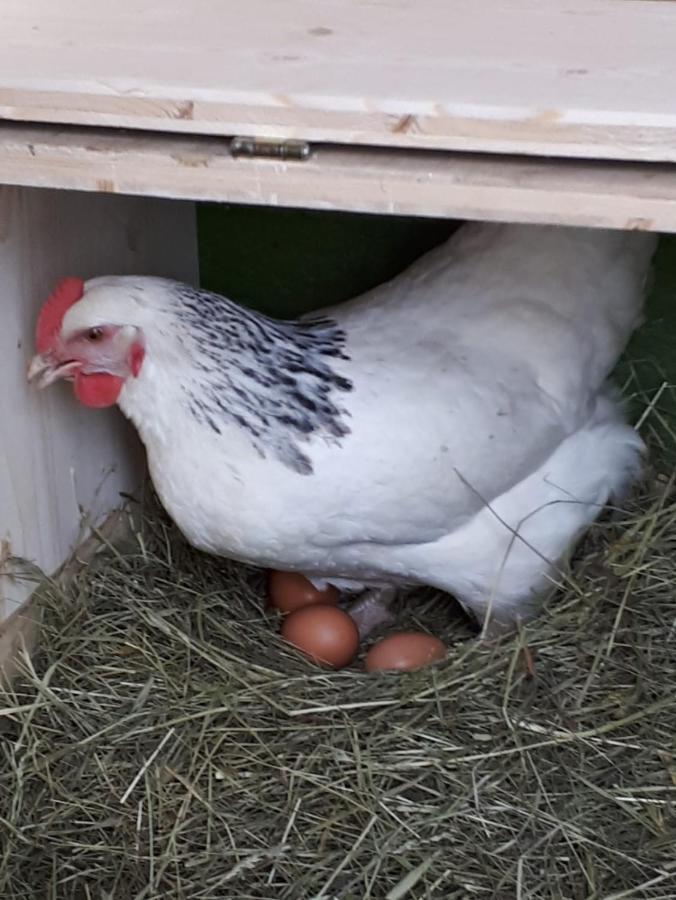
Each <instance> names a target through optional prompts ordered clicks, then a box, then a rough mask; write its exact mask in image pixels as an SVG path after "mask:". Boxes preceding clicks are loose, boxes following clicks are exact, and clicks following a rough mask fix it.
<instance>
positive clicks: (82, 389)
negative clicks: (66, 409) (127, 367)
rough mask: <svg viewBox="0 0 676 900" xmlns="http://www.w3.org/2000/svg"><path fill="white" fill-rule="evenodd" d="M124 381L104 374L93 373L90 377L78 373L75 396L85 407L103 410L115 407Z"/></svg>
mask: <svg viewBox="0 0 676 900" xmlns="http://www.w3.org/2000/svg"><path fill="white" fill-rule="evenodd" d="M123 384H124V379H123V378H119V377H118V376H117V375H108V374H106V373H104V372H93V373H91V374H90V375H87V374H85V373H84V372H78V373H77V375H76V376H75V384H74V390H75V396H76V397H77V399H78V400H79V401H80V403H83V404H84V405H85V406H91V407H93V408H94V409H103V408H104V407H106V406H115V404H116V403H117V398H118V397H119V396H120V391H121V390H122V385H123Z"/></svg>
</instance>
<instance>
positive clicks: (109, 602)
mask: <svg viewBox="0 0 676 900" xmlns="http://www.w3.org/2000/svg"><path fill="white" fill-rule="evenodd" d="M646 408H647V407H646ZM653 423H655V424H656V425H660V422H659V404H658V403H656V404H653V406H652V407H651V408H650V410H649V414H648V415H647V416H646V417H645V419H644V421H643V427H644V431H648V430H651V429H652V424H653ZM668 434H669V429H668V427H665V423H664V422H662V423H661V425H660V427H659V428H657V429H656V430H655V431H654V440H655V441H657V440H659V441H660V442H662V444H664V441H665V440H666V438H665V435H668ZM673 446H676V439H674V444H673ZM671 469H672V467H671V465H667V464H665V465H664V471H662V472H660V471H659V467H657V468H653V469H652V470H651V471H650V472H649V473H648V476H647V478H646V482H645V484H644V485H643V487H642V488H641V490H640V491H638V492H637V493H636V494H635V495H634V496H633V498H631V500H630V501H629V502H628V503H627V504H626V507H625V509H624V510H623V511H621V512H620V511H615V512H612V513H610V514H609V515H607V516H606V517H605V518H604V520H603V522H601V523H600V524H599V525H598V526H596V527H595V528H594V529H593V530H592V532H591V534H590V535H589V536H588V538H586V540H585V542H584V544H583V546H582V547H581V548H580V551H579V553H578V554H577V557H576V559H575V561H574V566H573V572H574V577H564V578H563V579H562V580H563V584H562V587H561V590H560V591H559V593H558V595H557V596H556V597H555V598H553V600H552V601H551V603H550V604H549V608H548V610H547V611H546V612H545V613H544V614H543V615H542V616H541V617H540V618H539V619H538V620H537V621H536V622H534V623H533V624H531V625H529V626H528V627H527V628H525V629H523V630H522V631H521V633H520V634H518V635H517V636H516V637H513V638H509V639H504V640H502V641H500V642H494V643H486V644H482V643H480V642H477V641H476V640H475V639H474V636H473V632H472V629H471V628H470V627H469V626H468V625H467V623H466V622H465V621H464V619H463V618H462V616H461V615H460V614H459V613H458V612H457V611H456V610H454V608H452V607H451V606H450V602H449V601H448V600H447V599H446V598H444V597H442V596H439V595H436V594H434V593H431V592H427V591H426V592H421V594H420V596H419V599H418V600H417V601H416V602H409V603H408V604H407V606H406V610H405V611H404V610H403V609H402V619H401V621H402V622H404V623H407V624H413V623H417V624H418V625H419V626H421V627H426V628H429V629H430V630H432V631H433V632H434V633H436V634H438V635H440V636H441V637H444V638H445V639H446V640H447V641H448V643H449V645H451V650H450V653H449V658H448V660H447V661H446V662H445V663H443V664H442V665H440V666H438V667H436V668H433V669H430V670H427V671H422V672H418V673H414V674H411V675H407V676H403V677H401V676H399V677H397V676H394V677H393V676H388V677H368V676H365V675H363V674H362V673H361V672H360V671H359V669H358V667H355V668H354V669H351V670H346V671H342V672H337V673H331V672H325V671H322V670H318V669H316V668H313V667H312V666H311V665H309V664H306V663H305V662H304V661H303V660H302V659H300V658H298V657H297V656H296V655H294V653H292V652H290V651H289V650H288V649H287V648H285V647H284V645H283V644H282V643H281V641H280V640H279V639H278V637H277V636H276V633H275V628H274V621H271V620H270V618H268V617H266V614H265V613H264V611H263V607H262V599H261V598H262V595H263V582H262V578H261V576H260V574H259V573H256V572H253V571H249V570H246V569H245V568H243V567H240V566H235V565H230V564H227V563H224V562H222V561H219V560H212V559H208V558H206V557H204V556H202V555H200V554H198V553H195V552H194V551H192V550H191V549H190V548H188V547H187V546H186V545H185V543H184V542H183V540H182V539H181V538H180V536H179V535H178V534H177V532H176V530H175V529H174V528H173V526H171V525H170V524H169V523H168V522H167V521H166V519H165V518H164V516H163V515H161V514H159V513H158V512H157V511H154V512H153V511H150V512H149V513H147V515H146V518H145V521H144V524H143V528H142V529H141V530H140V531H139V532H138V534H137V537H136V541H135V547H134V550H133V551H132V552H129V553H125V554H121V553H119V552H116V551H115V550H114V548H112V547H108V548H106V550H105V552H103V553H101V554H100V555H99V556H98V557H97V558H96V559H95V560H94V561H93V562H92V563H91V564H90V565H89V566H88V567H87V568H85V569H84V570H83V571H82V572H81V573H80V574H79V575H78V576H77V577H76V579H75V581H74V583H73V584H72V585H71V586H70V588H69V590H68V591H67V592H64V591H63V590H62V589H61V588H59V587H58V586H57V585H56V584H51V585H48V586H46V587H45V588H43V589H42V590H41V601H40V602H41V604H42V608H43V616H44V624H43V633H42V642H41V650H40V652H39V654H38V655H37V656H36V657H35V658H34V660H33V661H32V663H30V662H29V663H25V664H24V666H23V671H22V673H21V676H20V677H19V679H18V680H16V681H15V683H14V686H13V689H12V690H11V691H10V692H8V693H5V694H4V695H3V696H1V697H0V752H1V753H2V765H1V768H0V830H1V831H2V833H3V840H2V844H1V847H0V896H1V897H2V898H3V900H15V898H16V900H19V898H20V900H26V898H33V897H35V898H38V897H39V898H43V897H44V898H52V900H67V898H78V900H79V898H87V900H90V898H91V900H103V898H110V900H131V898H135V900H141V898H163V900H170V898H195V900H197V898H203V900H208V898H209V900H211V898H214V900H215V898H233V900H247V898H256V900H263V898H265V900H268V898H270V900H272V898H275V900H278V898H302V900H310V898H341V900H352V898H354V900H366V898H375V900H378V898H380V900H400V898H416V900H422V898H444V900H451V898H471V897H478V898H482V897H485V898H519V900H526V898H538V900H539V898H566V900H567V898H571V900H572V898H575V900H577V898H579V900H583V898H585V900H595V898H598V900H601V898H603V900H611V898H612V900H619V898H629V897H631V898H658V897H661V898H666V897H670V898H674V897H676V816H675V803H676V691H675V690H674V685H675V683H676V652H675V649H676V488H675V487H674V477H673V475H672V472H671ZM531 663H532V665H533V666H534V677H530V674H531Z"/></svg>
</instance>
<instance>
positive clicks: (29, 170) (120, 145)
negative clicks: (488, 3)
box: [0, 125, 676, 232]
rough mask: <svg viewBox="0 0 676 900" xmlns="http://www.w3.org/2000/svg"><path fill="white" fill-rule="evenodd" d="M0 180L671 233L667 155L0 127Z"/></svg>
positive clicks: (675, 177)
mask: <svg viewBox="0 0 676 900" xmlns="http://www.w3.org/2000/svg"><path fill="white" fill-rule="evenodd" d="M0 173H1V176H0V177H2V179H4V180H5V182H6V183H11V184H21V185H36V186H40V187H59V188H66V189H70V190H86V191H103V192H112V193H122V194H140V195H155V196H160V197H175V198H182V199H189V200H217V201H227V202H232V203H245V204H264V205H268V206H277V205H281V206H299V207H306V208H310V209H332V210H350V211H357V212H376V213H388V214H400V215H420V216H439V217H446V218H472V219H483V220H490V221H506V222H534V223H535V222H539V223H546V222H550V223H555V224H561V225H584V226H588V227H607V228H642V229H648V230H652V231H671V232H676V165H673V164H660V163H616V162H615V163H614V162H608V163H600V162H589V161H582V160H577V161H574V160H568V161H553V160H542V159H524V158H523V157H521V158H513V157H504V156H499V157H491V156H486V155H481V154H474V155H472V154H451V153H440V152H425V151H412V150H383V149H381V150H373V149H369V148H362V149H354V148H350V149H348V148H343V149H340V148H325V147H322V148H319V149H318V150H317V151H316V153H315V154H314V155H313V156H312V157H311V158H310V159H309V160H307V161H303V162H281V161H271V160H261V159H241V158H240V159H233V158H232V157H231V156H230V154H229V152H228V142H227V141H225V140H223V139H221V138H213V137H202V138H194V137H184V136H177V135H173V136H172V135H157V134H147V133H146V134H143V133H139V132H132V133H129V134H127V135H122V134H119V133H116V132H114V131H113V132H112V133H111V132H103V131H100V130H92V129H77V128H71V129H67V130H65V131H64V130H59V129H57V128H55V127H53V126H52V127H51V128H50V126H20V125H5V126H0Z"/></svg>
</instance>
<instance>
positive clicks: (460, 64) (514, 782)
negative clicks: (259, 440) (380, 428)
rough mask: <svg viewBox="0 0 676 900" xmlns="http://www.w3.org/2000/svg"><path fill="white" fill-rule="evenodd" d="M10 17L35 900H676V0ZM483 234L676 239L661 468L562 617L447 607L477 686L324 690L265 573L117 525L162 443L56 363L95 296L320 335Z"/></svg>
mask: <svg viewBox="0 0 676 900" xmlns="http://www.w3.org/2000/svg"><path fill="white" fill-rule="evenodd" d="M99 7H100V8H99ZM0 34H2V43H3V47H2V53H1V54H0V303H1V304H2V308H3V312H4V313H5V321H4V327H3V329H2V332H1V333H0V349H1V350H2V352H1V353H0V366H1V367H2V380H3V389H2V391H1V392H0V413H1V416H0V422H2V425H0V450H1V451H2V453H1V458H2V466H0V664H5V663H8V662H9V661H10V660H13V661H14V663H16V665H14V667H13V674H15V675H17V673H18V675H17V678H18V682H17V683H18V685H19V686H18V688H13V687H12V686H10V687H9V688H7V689H6V693H3V701H2V703H0V743H1V745H2V747H3V753H5V756H4V757H3V759H4V760H5V762H6V766H5V768H4V771H3V772H2V773H0V779H4V780H5V783H4V784H2V785H0V796H4V797H5V799H6V801H7V802H5V803H4V805H2V803H0V829H2V828H3V827H5V826H6V828H7V831H6V835H7V841H6V846H7V848H9V849H7V852H5V853H4V856H3V857H2V860H1V861H0V887H1V888H2V890H0V893H2V895H3V897H5V896H6V897H7V900H13V898H15V897H16V898H17V900H18V898H21V900H23V898H25V897H28V896H34V895H35V891H36V890H38V889H41V888H42V886H44V885H48V886H49V891H50V893H49V896H50V897H54V898H57V897H58V898H61V897H64V898H68V897H71V896H72V897H73V898H80V897H94V896H100V897H101V898H104V897H106V898H113V897H114V898H115V900H118V898H119V900H131V898H132V897H134V898H135V900H141V898H151V897H167V898H169V897H176V898H182V897H194V898H195V900H197V898H201V897H205V898H206V897H214V898H217V897H222V898H235V897H236V898H237V900H245V898H247V897H249V896H250V897H251V898H257V900H272V897H275V898H278V897H284V898H298V900H309V898H311V897H312V898H317V900H320V898H324V900H328V898H336V900H337V898H341V900H352V898H355V900H357V898H359V900H366V898H373V900H383V898H387V900H400V898H404V897H410V898H420V900H422V898H423V897H429V898H431V900H435V898H442V897H443V898H448V900H450V898H454V897H457V898H458V900H460V898H464V897H467V896H475V895H476V896H493V897H496V898H501V897H507V896H510V897H511V896H518V897H523V898H525V897H543V898H545V897H551V898H552V900H554V898H560V897H568V896H571V897H572V896H575V897H578V896H579V897H585V898H587V900H592V898H593V900H600V898H604V900H612V898H615V900H619V898H620V897H637V898H638V897H646V898H647V897H655V898H657V897H673V896H675V895H676V894H675V891H676V869H675V868H674V865H673V859H672V858H671V856H670V855H669V847H672V846H673V843H672V842H673V838H674V834H675V833H676V832H675V831H674V819H673V803H674V785H675V784H676V772H675V770H674V758H675V751H674V747H673V726H674V725H675V724H676V723H674V718H673V716H674V710H675V705H674V700H673V696H672V687H671V686H672V684H673V674H674V671H673V660H672V659H671V657H673V652H670V647H671V646H672V645H673V636H674V633H673V615H674V601H673V590H672V589H671V587H670V585H672V584H673V579H674V578H675V577H676V571H675V570H674V566H673V559H674V553H673V540H674V538H673V535H674V533H676V518H675V517H674V510H675V509H676V499H675V495H674V487H673V477H672V472H673V463H674V461H675V460H676V440H674V434H675V433H676V431H675V429H676V424H675V423H676V400H675V399H674V396H675V395H674V391H673V389H672V384H673V382H674V378H675V377H676V369H675V368H674V367H675V363H674V360H676V353H675V352H674V350H675V348H676V304H675V303H674V295H675V294H676V244H675V243H674V241H675V239H674V237H672V236H671V235H670V234H669V233H676V113H675V112H674V105H673V96H674V90H675V89H676V54H674V52H673V35H674V34H676V4H673V3H664V2H657V0H625V2H621V3H619V2H617V0H565V2H564V0H554V2H551V3H544V4H543V3H541V2H535V0H523V2H519V3H515V2H504V0H502V2H501V0H489V2H486V3H481V4H474V3H470V2H464V0H424V2H422V3H412V2H411V0H392V2H387V3H381V2H367V3H364V2H359V0H349V2H339V0H325V2H320V3H317V2H305V0H281V2H275V3H269V2H265V0H253V2H250V3H248V4H245V5H241V6H238V7H237V8H234V7H233V8H232V9H225V8H224V7H223V5H222V4H218V3H216V2H215V0H197V2H195V3H192V4H189V5H187V4H183V5H182V6H180V7H179V6H175V7H170V8H168V7H167V6H166V4H165V5H164V6H158V5H156V4H155V5H154V4H151V3H148V2H138V0H120V2H118V3H116V4H115V5H113V6H104V5H102V4H97V3H88V4H85V3H84V2H82V0H66V2H60V3H58V4H54V3H51V2H49V0H36V2H33V3H30V4H26V3H23V2H20V0H0ZM273 208H274V209H273ZM472 219H473V220H485V221H497V222H520V223H534V224H537V223H543V224H555V225H561V226H573V225H582V226H588V227H590V228H598V227H609V228H613V229H628V230H634V229H638V230H647V231H654V232H660V233H661V234H662V235H663V237H662V239H661V244H660V250H659V252H658V257H657V278H656V283H655V286H654V288H653V291H652V293H651V296H650V302H649V307H648V321H647V323H646V324H645V325H644V327H643V328H642V329H641V330H640V331H639V332H638V333H637V335H636V336H635V338H634V340H633V343H632V345H631V347H630V350H629V352H628V353H627V355H626V356H625V357H624V359H623V361H622V363H621V365H620V368H619V370H618V373H617V374H618V376H619V381H620V384H621V386H622V387H623V388H624V392H625V396H626V397H627V400H628V404H629V409H630V416H631V418H632V421H633V423H634V424H636V426H637V428H639V430H640V431H641V433H642V434H643V435H644V436H645V437H646V438H647V439H648V441H649V443H650V445H651V447H652V449H653V450H654V455H653V462H652V464H651V468H650V469H649V472H648V475H647V476H646V481H645V483H644V484H643V485H642V486H641V487H640V488H639V489H638V490H637V492H636V494H635V495H633V496H632V497H631V498H630V499H629V500H628V502H627V506H626V507H625V508H623V509H622V510H614V511H611V512H610V513H609V514H608V516H607V517H606V518H605V519H604V520H603V521H602V523H601V524H600V525H599V526H598V527H597V528H595V529H594V530H593V532H592V534H591V536H590V537H589V538H588V539H587V541H586V543H585V544H584V545H583V548H582V549H581V551H580V552H579V554H578V557H577V565H578V569H577V572H578V575H577V576H576V578H572V579H570V580H568V581H566V582H565V584H563V585H562V590H561V593H560V595H559V597H558V605H557V606H552V608H551V609H549V610H548V614H547V616H546V617H544V618H543V619H542V620H541V622H540V625H538V626H536V628H535V630H534V631H529V632H525V631H522V632H520V633H519V635H517V637H515V638H514V639H513V640H512V642H511V643H509V642H508V643H506V644H504V645H499V646H496V647H488V646H486V645H478V644H476V643H474V642H470V641H467V642H465V641H462V642H460V641H458V636H461V637H462V638H463V639H465V638H469V637H470V634H471V632H470V630H469V629H468V627H467V623H466V622H464V621H463V620H462V619H461V618H459V617H456V618H451V617H449V615H448V606H447V603H446V599H444V598H440V597H439V596H438V595H436V594H430V595H427V594H426V595H425V597H424V598H423V600H421V604H420V607H419V609H417V610H415V611H411V610H409V611H408V613H406V614H405V615H408V616H409V617H410V618H409V620H407V621H409V622H410V624H412V625H413V626H420V625H421V623H422V626H424V627H426V628H428V629H432V628H438V629H439V633H442V634H443V636H444V638H445V639H446V640H447V642H448V644H449V645H453V649H452V650H451V651H450V652H449V659H448V660H447V663H446V666H445V668H443V667H442V668H440V669H438V670H434V671H433V672H432V673H430V674H428V675H426V674H424V673H423V674H418V675H413V676H411V677H410V678H409V679H408V680H406V679H403V680H402V682H401V683H394V682H393V681H392V680H389V681H388V680H387V679H384V680H380V681H376V682H372V683H368V684H367V683H366V682H365V681H364V680H363V678H362V676H361V675H359V674H358V673H355V672H354V671H347V672H343V673H337V674H332V675H330V676H329V675H328V674H326V673H320V674H317V673H316V672H315V671H312V670H310V669H309V667H308V666H307V665H306V664H305V663H303V662H301V661H299V660H298V659H294V658H291V656H290V655H289V653H288V651H287V650H285V648H284V647H283V646H282V645H281V643H280V642H277V639H276V638H274V636H272V637H271V636H270V628H269V622H268V620H267V619H266V618H265V616H264V615H263V613H262V611H261V608H260V603H259V602H258V601H259V600H260V598H261V595H262V594H263V592H264V586H263V583H262V581H261V579H260V575H259V574H257V573H256V572H253V571H250V570H246V569H242V568H240V567H237V566H234V567H233V566H230V564H221V563H219V562H217V561H213V560H208V559H207V558H206V557H201V556H199V555H196V554H194V553H193V551H191V550H190V549H189V548H188V547H187V545H186V544H185V542H184V541H183V540H182V539H181V537H180V535H178V534H177V532H176V531H175V529H174V528H173V526H172V525H171V524H170V523H169V522H168V520H167V519H166V517H164V516H163V514H162V513H161V511H159V510H158V509H157V508H155V507H154V506H153V505H152V504H151V505H150V507H149V508H148V509H146V510H145V515H146V518H145V521H144V524H143V525H141V526H137V524H135V522H134V521H132V519H128V518H123V519H117V520H114V521H113V522H112V526H114V528H116V527H117V526H118V525H120V523H121V524H122V526H123V527H122V528H121V529H118V530H117V531H114V530H113V531H110V530H106V529H105V528H104V530H103V531H101V530H100V529H101V526H102V524H103V523H104V522H106V521H107V520H108V521H109V524H110V514H111V512H113V511H114V510H116V509H118V508H120V507H121V506H124V505H125V503H126V500H127V498H128V497H129V496H130V495H133V496H134V497H138V496H139V488H140V486H141V484H142V482H143V480H144V477H145V468H144V455H143V452H142V449H141V446H140V443H139V441H138V438H137V436H136V434H135V432H134V431H133V429H132V428H131V427H130V426H129V425H128V424H127V422H126V420H125V419H124V418H123V417H122V416H121V414H120V413H119V412H117V411H116V410H114V409H113V410H97V411H92V410H86V409H84V408H82V407H81V406H80V405H79V404H76V403H74V402H73V400H72V397H71V396H70V394H69V392H68V391H66V390H50V391H47V392H44V393H36V392H35V391H33V390H32V389H31V388H30V387H29V386H28V385H27V383H26V365H27V363H28V360H29V359H30V357H31V355H32V353H33V344H34V329H35V321H36V316H37V312H38V310H39V308H40V305H41V303H42V302H43V300H44V299H45V297H46V296H47V295H48V294H49V292H50V291H51V289H52V287H53V285H54V283H55V282H56V281H57V280H58V279H59V278H61V277H62V276H64V275H69V274H72V275H76V276H79V277H81V278H84V279H86V278H89V277H92V276H95V275H99V274H111V273H115V274H127V273H129V274H132V273H135V274H144V275H161V276H166V277H169V278H174V279H177V280H180V281H184V282H187V283H190V284H194V285H196V284H201V285H203V286H204V287H206V288H208V289H211V290H214V291H217V292H221V293H223V294H225V295H228V296H231V297H233V298H234V299H235V300H238V301H239V302H241V303H243V304H244V305H249V306H252V307H254V308H256V309H259V310H262V311H263V312H266V313H268V314H270V315H275V316H279V317H280V318H285V317H292V316H295V315H298V314H300V313H304V312H307V311H309V310H311V309H315V308H319V307H322V306H326V305H328V304H330V303H336V302H340V301H341V300H346V299H348V298H350V297H352V296H355V295H357V294H359V293H360V292H361V291H363V290H366V289H368V288H370V287H372V286H374V285H376V284H378V283H381V282H382V281H385V280H386V279H387V278H389V277H391V276H393V275H395V274H396V273H397V272H398V271H400V270H401V269H403V268H404V267H405V266H406V265H407V264H408V263H409V262H412V261H413V260H414V259H415V258H417V257H418V256H419V255H420V254H421V253H423V252H424V251H426V250H428V249H429V248H431V247H433V246H434V245H435V244H437V243H439V242H440V241H442V240H443V239H444V238H445V237H446V236H447V235H448V234H450V233H451V231H452V230H453V229H454V228H455V227H456V226H457V224H458V223H459V222H461V221H463V220H472ZM135 508H137V507H136V506H135ZM134 529H136V531H135V532H134ZM92 532H94V538H95V539H94V541H93V542H89V543H88V544H86V545H85V546H86V551H85V550H83V549H82V547H83V542H84V541H86V539H87V538H88V537H91V535H92ZM121 535H123V536H124V537H125V538H129V537H130V535H131V538H132V540H131V544H128V545H127V547H126V550H125V553H124V554H123V553H119V552H118V551H117V550H116V549H115V548H116V547H117V540H118V538H119V537H120V536H121ZM102 547H103V548H104V549H105V550H106V552H104V553H102V554H100V558H99V557H97V559H98V560H99V561H98V562H97V563H96V564H93V563H91V561H92V559H93V557H94V556H95V555H96V554H99V551H100V550H101V548H102ZM76 548H79V549H78V552H77V554H76V556H77V557H78V559H79V560H80V565H79V566H73V565H72V564H71V565H70V566H69V567H68V568H67V570H66V572H65V573H64V574H65V576H67V580H66V579H65V578H64V579H62V580H61V581H58V582H53V583H51V584H49V585H47V586H46V587H45V584H44V583H42V584H41V588H40V591H39V592H38V595H37V599H36V601H35V602H36V603H38V602H39V603H40V604H41V607H40V608H41V610H42V611H43V612H44V615H45V622H46V632H45V634H46V640H45V647H44V655H43V657H42V658H40V659H38V662H37V663H36V668H34V665H33V660H32V658H31V655H30V654H29V653H26V652H25V650H26V649H27V647H26V643H27V642H29V641H30V639H31V638H32V637H33V636H34V632H32V631H30V623H31V621H32V617H31V614H30V609H31V599H30V598H31V595H32V594H33V591H34V589H35V585H36V582H39V581H40V580H41V578H42V576H43V575H51V574H53V573H55V572H57V571H59V570H60V567H61V566H62V565H63V564H64V563H67V562H68V561H71V560H72V554H73V551H74V550H75V549H76ZM90 563H91V565H90ZM669 642H672V643H671V644H670V643H669ZM78 648H79V649H78ZM534 657H535V658H536V659H535V662H534ZM538 660H541V662H539V661H538ZM534 666H535V667H536V668H535V669H534ZM537 667H540V668H537ZM535 672H537V673H538V674H537V677H534V675H535ZM538 679H539V680H538ZM5 688H6V686H4V687H3V690H5ZM13 690H16V693H12V691H13ZM3 704H4V705H3ZM120 711H121V712H120ZM196 723H197V724H196ZM108 737H109V738H110V740H108ZM47 744H49V746H47ZM5 751H6V752H5ZM71 763H72V764H71ZM101 773H103V774H101ZM571 773H572V774H571ZM224 786H226V787H227V791H225V790H224ZM3 789H4V794H3ZM7 798H9V800H7ZM92 798H93V799H92ZM228 804H230V806H229V805H228ZM45 810H46V811H47V812H44V811H45ZM43 813H44V814H43ZM616 820H617V822H619V823H620V824H619V825H617V827H615V825H616ZM55 823H56V824H55ZM83 823H84V824H83ZM57 825H58V828H57ZM61 828H64V829H65V830H64V834H65V835H66V837H63V838H61V837H58V835H57V831H58V832H59V833H60V829H61ZM195 835H196V836H195ZM614 841H616V842H617V844H618V846H619V849H617V850H616V849H614V843H613V842H614ZM0 843H1V842H0ZM43 844H45V846H47V850H45V849H44V847H43ZM69 854H71V855H69ZM66 856H67V862H65V863H64V858H66ZM477 859H478V860H479V863H478V864H477ZM570 885H573V886H574V888H572V889H571V888H570ZM96 891H98V892H99V893H98V894H97V893H96Z"/></svg>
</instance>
